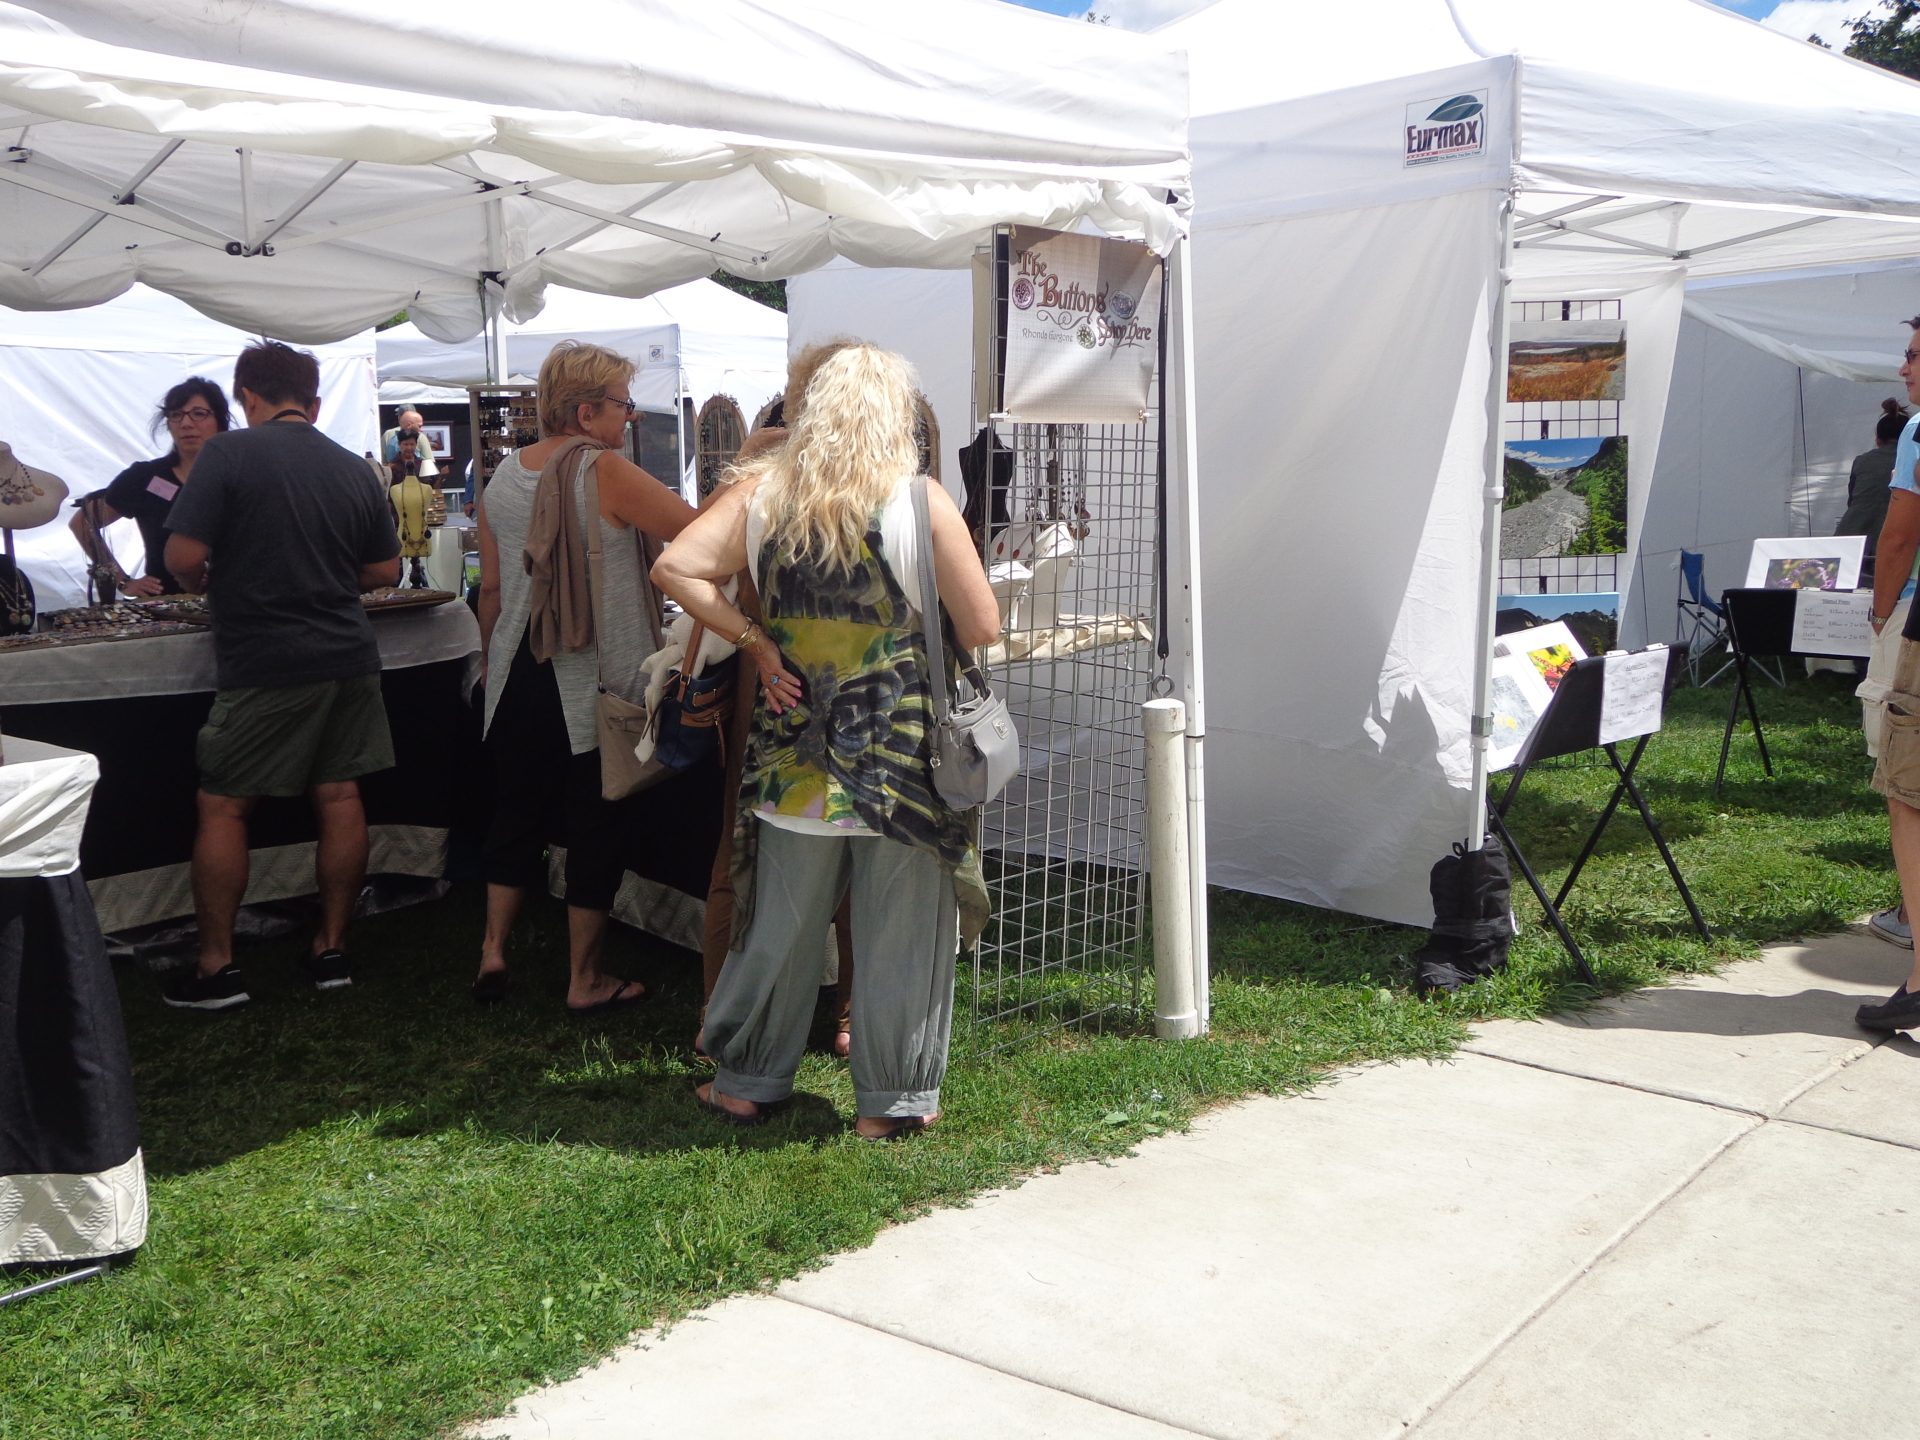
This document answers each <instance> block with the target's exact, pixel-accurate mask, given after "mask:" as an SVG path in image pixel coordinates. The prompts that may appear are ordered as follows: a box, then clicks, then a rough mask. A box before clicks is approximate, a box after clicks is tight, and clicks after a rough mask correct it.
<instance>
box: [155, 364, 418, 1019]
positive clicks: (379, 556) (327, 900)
mask: <svg viewBox="0 0 1920 1440" xmlns="http://www.w3.org/2000/svg"><path fill="white" fill-rule="evenodd" d="M319 385H320V369H319V366H318V365H317V364H316V363H315V361H314V358H313V356H311V355H309V354H307V353H306V352H305V351H301V350H295V349H293V348H291V347H290V346H287V345H282V344H280V343H279V342H278V341H272V340H266V341H257V342H255V343H254V344H252V345H250V346H248V347H247V349H246V350H245V351H243V352H242V353H241V356H240V358H239V360H238V361H237V362H236V363H235V365H234V370H233V388H234V396H235V398H236V399H238V400H239V401H240V404H241V406H242V407H243V408H244V409H245V410H246V414H247V428H246V429H245V430H233V431H229V432H227V433H226V434H224V435H218V436H215V437H214V439H215V440H217V441H218V442H220V443H219V444H218V445H216V444H214V443H213V441H209V442H208V443H207V445H206V447H205V448H204V449H202V450H201V452H200V458H199V459H198V460H197V461H196V462H195V464H194V472H193V480H194V483H193V485H192V486H189V487H187V489H185V490H182V492H181V495H180V499H179V500H177V501H175V502H174V508H173V512H172V513H171V514H170V515H169V516H168V521H167V523H168V526H169V528H170V529H171V531H172V535H171V537H170V538H169V539H168V541H167V551H166V565H167V569H168V570H169V571H170V572H171V573H172V574H173V576H174V578H175V579H176V580H177V581H178V582H179V583H180V586H181V588H182V589H184V590H187V591H191V592H193V593H195V594H199V593H202V592H204V593H206V595H207V597H208V603H209V607H210V608H211V610H212V612H213V650H214V660H215V662H216V666H217V669H218V683H219V694H218V695H216V696H215V697H214V702H213V709H212V711H211V713H210V714H209V715H208V716H207V723H206V725H205V726H204V727H202V729H201V731H200V739H199V745H198V756H199V762H200V795H199V805H200V833H199V838H198V840H197V841H196V842H195V844H194V851H193V902H194V914H195V917H196V919H197V920H198V922H199V927H200V964H199V967H198V969H197V970H196V971H195V972H194V973H192V974H186V975H181V976H179V977H177V978H176V979H175V980H173V981H171V982H169V983H168V985H167V986H166V987H165V995H166V1000H167V1003H168V1004H169V1005H176V1006H181V1007H183V1008H187V1009H195V1010H226V1009H232V1008H234V1007H235V1006H239V1005H244V1004H246V1003H247V1000H248V998H249V997H248V995H247V990H246V983H245V980H244V979H243V977H242V976H241V973H240V969H239V967H238V966H237V965H235V964H234V963H233V921H234V916H235V914H236V913H237V912H238V910H239V908H240V901H241V898H242V897H243V896H244V895H245V894H246V889H247V817H248V816H249V815H250V814H251V813H252V810H253V806H254V802H255V801H256V800H257V799H258V798H259V797H260V796H262V795H300V794H305V795H306V796H308V798H309V799H310V800H311V801H312V804H313V808H314V815H315V817H316V818H317V820H318V821H319V827H320V843H319V848H318V853H317V854H316V856H315V861H314V864H315V871H316V881H317V884H316V888H317V889H318V891H319V895H320V928H319V932H318V933H317V934H316V935H315V936H314V940H313V949H312V953H311V955H310V956H309V957H308V959H307V961H306V969H307V973H308V974H309V975H310V976H311V977H312V979H313V983H314V986H315V988H317V989H321V990H331V989H335V988H337V987H340V986H344V985H350V984H352V983H353V981H352V971H351V969H350V967H349V965H348V963H347V956H346V952H345V950H344V948H343V947H344V945H345V943H346V929H347V921H348V919H349V918H350V916H351V915H352V911H353V904H354V900H355V899H356V898H357V897H358V895H359V893H360V888H361V886H362V885H363V884H364V883H365V881H366V868H367V819H366V812H365V810H364V809H363V808H362V807H361V804H360V786H359V777H360V776H362V775H366V774H370V773H372V772H373V771H375V770H384V769H386V768H388V767H389V766H391V765H392V764H393V741H392V737H391V736H390V735H389V733H388V730H387V714H386V708H385V706H384V704H383V703H382V701H381V698H380V647H379V645H378V644H377V643H376V642H375V640H374V635H373V627H372V625H371V624H370V623H369V621H368V619H367V613H366V610H365V609H364V607H362V605H361V603H360V594H361V592H362V591H364V590H370V589H372V588H374V587H375V586H378V585H392V584H393V583H395V582H396V581H397V580H398V579H399V578H400V561H399V554H400V540H399V535H398V534H397V533H396V531H395V530H394V527H393V523H392V520H391V518H390V517H389V515H388V514H387V511H386V507H385V506H384V505H383V504H382V503H381V496H380V495H379V493H378V492H377V491H376V490H375V489H374V488H373V487H372V486H370V485H368V484H367V463H366V461H365V460H364V459H362V458H360V457H358V456H355V455H354V454H353V453H352V452H351V451H349V450H344V449H342V448H341V447H340V446H338V445H336V444H335V443H334V442H333V441H331V440H329V439H328V438H327V437H326V436H325V435H323V434H321V433H320V432H319V431H318V430H316V429H315V428H314V426H313V421H314V418H315V417H316V416H317V415H318V414H319V413H320V401H319ZM203 481H204V482H205V484H204V488H202V482H203Z"/></svg>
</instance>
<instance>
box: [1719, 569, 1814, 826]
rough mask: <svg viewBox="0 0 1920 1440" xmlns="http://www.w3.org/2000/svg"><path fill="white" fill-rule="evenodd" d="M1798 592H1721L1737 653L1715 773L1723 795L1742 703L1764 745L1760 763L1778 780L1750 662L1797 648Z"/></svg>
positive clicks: (1758, 740)
mask: <svg viewBox="0 0 1920 1440" xmlns="http://www.w3.org/2000/svg"><path fill="white" fill-rule="evenodd" d="M1798 594H1799V591H1797V590H1727V591H1723V592H1722V593H1721V596H1720V605H1721V608H1722V609H1723V610H1724V611H1725V612H1726V616H1727V645H1728V647H1729V648H1730V649H1731V650H1732V651H1733V673H1734V675H1735V677H1736V678H1735V681H1734V686H1733V700H1732V701H1731V702H1730V703H1729V704H1728V706H1727V726H1726V729H1725V730H1724V731H1723V732H1722V733H1721V736H1720V765H1719V768H1718V769H1716V770H1715V771H1714V772H1713V793H1714V794H1716V795H1718V794H1719V793H1720V785H1721V782H1722V781H1724V780H1725V779H1726V777H1727V754H1728V752H1729V751H1730V750H1731V749H1732V748H1733V730H1734V727H1735V726H1736V725H1738V724H1739V723H1740V703H1741V701H1743V700H1744V701H1745V702H1746V706H1747V718H1748V719H1750V720H1752V721H1753V739H1754V743H1755V744H1757V745H1759V747H1760V763H1761V765H1762V766H1764V767H1765V768H1766V772H1767V778H1768V779H1772V778H1773V757H1772V756H1771V755H1769V754H1767V737H1766V735H1765V733H1764V732H1763V731H1762V730H1761V729H1760V709H1759V707H1758V706H1757V705H1756V704H1754V700H1753V674H1752V670H1751V668H1750V665H1749V662H1750V661H1751V660H1752V659H1754V658H1755V657H1757V656H1761V655H1768V656H1773V655H1787V654H1791V653H1792V651H1793V607H1794V605H1795V604H1796V601H1795V599H1794V597H1795V596H1796V595H1798Z"/></svg>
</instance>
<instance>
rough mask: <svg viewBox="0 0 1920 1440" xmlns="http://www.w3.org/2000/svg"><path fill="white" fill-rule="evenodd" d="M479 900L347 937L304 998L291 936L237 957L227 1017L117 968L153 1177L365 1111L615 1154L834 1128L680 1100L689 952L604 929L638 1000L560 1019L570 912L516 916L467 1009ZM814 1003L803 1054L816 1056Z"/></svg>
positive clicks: (407, 1122) (692, 979)
mask: <svg viewBox="0 0 1920 1440" xmlns="http://www.w3.org/2000/svg"><path fill="white" fill-rule="evenodd" d="M484 918H485V916H484V897H483V895H482V893H481V892H480V889H479V887H477V886H465V887H457V888H456V889H455V890H454V891H453V892H452V893H451V894H449V895H448V896H447V897H446V898H445V899H443V900H440V901H438V902H435V903H433V904H430V905H424V906H420V907H417V908H415V909H411V910H404V911H399V912H395V913H392V914H388V915H384V916H378V917H375V918H373V919H370V920H366V921H362V922H360V923H359V924H357V925H356V927H355V930H354V934H353V953H354V960H355V976H354V985H353V988H352V989H351V990H348V991H345V992H339V991H335V992H329V993H326V994H316V993H315V992H314V991H313V990H312V989H311V988H309V987H308V985H307V983H306V981H305V978H304V976H303V975H302V974H301V972H300V971H299V970H298V969H297V967H296V963H295V962H296V958H297V956H298V954H299V949H300V946H301V945H304V944H305V943H306V942H305V938H304V937H299V938H297V939H296V938H290V939H288V940H285V941H274V942H267V943H264V944H256V945H252V946H249V947H247V948H246V949H244V950H243V951H242V953H241V954H240V956H239V960H240V964H241V966H242V968H243V969H244V970H245V972H246V975H247V985H248V990H249V992H250V993H251V994H252V996H253V997H254V998H253V1003H252V1004H251V1005H249V1006H247V1007H246V1008H245V1009H243V1010H240V1011H237V1012H234V1013H232V1014H226V1015H203V1014H200V1013H198V1012H185V1011H179V1010H173V1009H170V1008H168V1007H167V1006H165V1005H164V1004H163V1003H162V1001H161V1000H160V997H159V993H158V985H157V983H156V982H155V980H154V979H153V977H151V976H149V975H147V974H145V973H144V972H141V971H137V970H127V971H123V972H122V975H121V987H120V988H121V997H122V1002H123V1006H124V1008H125V1011H126V1018H127V1035H128V1042H129V1045H130V1046H131V1048H132V1052H133V1061H134V1081H135V1085H136V1087H137V1090H138V1093H139V1095H140V1107H141V1127H142V1131H143V1139H144V1143H145V1149H146V1156H147V1165H148V1168H149V1169H150V1170H151V1171H152V1172H154V1173H155V1174H157V1175H176V1174H182V1173H186V1172H189V1171H193V1170H199V1169H204V1168H206V1167H208V1166H213V1165H218V1164H220V1163H221V1162H223V1161H225V1160H228V1159H231V1158H233V1157H234V1156H237V1155H241V1154H245V1153H248V1152H251V1151H254V1150H258V1149H261V1148H263V1147H265V1146H268V1145H271V1144H273V1143H275V1142H276V1141H279V1140H281V1139H283V1138H285V1137H286V1136H288V1135H291V1134H293V1133H295V1132H297V1131H300V1130H304V1129H307V1128H309V1127H313V1126H317V1125H321V1124H324V1123H326V1122H328V1121H331V1120H336V1119H341V1118H345V1117H348V1116H353V1115H370V1114H378V1115H379V1116H380V1117H381V1129H382V1130H383V1131H384V1132H386V1133H388V1134H391V1135H396V1136H400V1135H415V1134H428V1133H432V1132H436V1131H443V1130H447V1129H462V1130H468V1131H472V1132H478V1133H481V1134H487V1135H493V1136H497V1137H501V1138H508V1139H514V1140H522V1141H535V1142H548V1143H559V1144H572V1145H589V1146H596V1147H600V1148H603V1149H609V1150H619V1151H626V1152H659V1151H665V1150H684V1149H689V1148H697V1147H701V1146H715V1145H719V1146H732V1147H745V1148H771V1147H777V1146H781V1145H788V1144H793V1143H795V1142H810V1141H817V1140H823V1139H827V1138H830V1137H832V1136H834V1135H838V1134H840V1133H841V1132H842V1131H843V1130H844V1129H845V1128H846V1122H845V1121H844V1120H842V1119H841V1117H840V1116H839V1115H838V1114H837V1113H836V1112H835V1110H834V1107H833V1105H832V1104H831V1103H830V1102H829V1101H828V1100H826V1099H825V1098H824V1097H821V1096H817V1095H805V1094H802V1095H799V1096H797V1097H796V1103H795V1104H794V1105H793V1106H792V1107H791V1108H789V1109H788V1110H787V1111H786V1112H784V1113H783V1114H782V1115H781V1116H780V1117H779V1118H778V1119H776V1120H775V1121H773V1122H772V1123H770V1124H768V1125H765V1126H763V1127H759V1128H756V1129H750V1130H742V1129H739V1128H737V1127H732V1126H727V1125H724V1124H723V1123H722V1122H720V1121H718V1120H716V1119H714V1118H713V1117H711V1116H709V1115H706V1114H705V1113H704V1112H702V1111H700V1110H699V1109H698V1108H697V1107H696V1106H695V1104H694V1101H693V1098H692V1091H693V1087H694V1086H695V1085H696V1084H697V1083H699V1082H700V1081H701V1080H703V1079H705V1078H708V1077H709V1076H710V1075H711V1073H712V1072H711V1070H710V1069H709V1068H708V1067H706V1066H704V1065H701V1064H699V1063H697V1061H696V1058H695V1056H694V1054H693V1049H692V1042H693V1037H694V1031H695V1027H696V1026H697V1024H698V1019H699V1011H700V1001H701V985H700V963H699V957H698V956H697V955H696V954H694V953H693V952H691V951H688V950H683V949H681V948H679V947H678V946H674V945H670V944H667V943H666V942H664V941H660V940H657V939H655V938H654V937H652V936H649V935H645V934H642V933H640V932H637V931H634V930H631V929H629V928H627V927H625V926H619V925H616V926H614V927H612V931H611V934H610V936H609V942H608V943H609V968H610V969H611V970H612V971H613V972H614V973H616V974H621V975H625V976H628V977H631V978H634V979H638V980H642V981H644V982H645V983H646V984H647V986H648V987H649V989H650V990H651V991H652V993H653V998H652V999H651V1000H650V1001H649V1002H647V1003H644V1004H642V1005H639V1006H636V1007H634V1008H633V1009H630V1010H624V1011H619V1012H615V1013H613V1014H609V1015H603V1016H598V1017H595V1018H594V1019H592V1020H578V1019H575V1018H573V1017H571V1016H569V1015H568V1014H567V1013H566V1012H565V1003H566V939H565V934H566V932H565V926H566V917H565V912H564V909H563V907H561V906H560V904H559V903H558V902H556V901H549V900H545V899H543V900H541V901H540V902H538V903H537V904H532V905H529V906H528V908H527V911H526V918H525V919H523V921H522V923H521V925H520V926H519V927H518V930H517V931H516V933H515V936H514V941H513V948H512V952H511V957H510V959H511V963H512V971H513V975H514V989H513V990H512V991H511V992H510V994H509V995H508V998H507V1000H506V1001H505V1002H504V1003H503V1004H501V1005H498V1006H494V1007H491V1008H488V1009H482V1008H480V1007H479V1006H476V1005H475V1004H474V1003H473V1000H472V998H471V996H470V995H469V994H468V991H467V986H468V984H469V983H470V981H471V980H472V970H473V966H474V965H475V964H477V958H478V955H479V944H480V935H481V931H482V928H483V925H484ZM831 1037H832V1021H831V1016H830V1015H829V1014H828V1013H827V1010H826V1007H824V1006H823V1007H822V1010H821V1012H820V1014H819V1015H818V1016H817V1017H816V1024H815V1029H814V1034H813V1036H812V1038H811V1043H812V1044H813V1045H814V1046H815V1047H826V1046H827V1045H828V1044H829V1043H830V1041H831Z"/></svg>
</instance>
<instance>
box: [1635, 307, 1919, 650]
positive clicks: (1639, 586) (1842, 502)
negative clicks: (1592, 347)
mask: <svg viewBox="0 0 1920 1440" xmlns="http://www.w3.org/2000/svg"><path fill="white" fill-rule="evenodd" d="M1895 323H1896V324H1897V322H1895ZM1896 333H1897V332H1896ZM1629 364H1631V362H1629ZM1903 391H1904V387H1903V386H1902V385H1901V384H1900V382H1899V381H1897V380H1896V381H1891V382H1889V381H1885V380H1871V381H1853V380H1844V379H1841V378H1839V377H1837V376H1834V375H1828V374H1822V373H1820V372H1819V371H1815V370H1804V369H1802V368H1800V367H1799V366H1797V365H1793V364H1790V363H1788V362H1787V361H1785V360H1781V359H1779V358H1778V357H1776V356H1774V355H1771V354H1768V353H1767V352H1766V351H1763V350H1760V349H1758V348H1756V347H1754V346H1752V345H1749V344H1747V343H1745V342H1744V341H1742V340H1738V339H1735V338H1734V337H1733V336H1731V335H1728V334H1726V333H1724V332H1723V331H1721V330H1718V329H1715V328H1713V327H1712V326H1709V325H1705V324H1703V323H1701V322H1700V321H1699V320H1697V319H1693V318H1691V317H1689V318H1687V319H1685V320H1684V321H1682V323H1681V326H1680V339H1679V345H1678V349H1677V351H1676V354H1675V358H1674V367H1673V384H1672V388H1671V390H1670V391H1669V393H1668V398H1667V417H1666V433H1665V436H1664V438H1663V440H1662V441H1661V445H1660V454H1659V460H1658V464H1657V466H1656V468H1655V471H1654V476H1653V482H1652V486H1651V489H1650V493H1649V496H1648V501H1647V513H1646V521H1645V524H1644V525H1643V527H1642V529H1641V532H1640V549H1639V555H1638V561H1637V565H1636V568H1635V574H1634V583H1633V588H1632V590H1631V592H1630V593H1629V594H1628V596H1627V597H1626V598H1625V600H1624V601H1623V604H1622V616H1621V620H1622V625H1621V631H1622V637H1623V640H1624V641H1626V642H1627V643H1630V644H1642V643H1645V642H1646V641H1653V640H1671V639H1673V638H1674V636H1675V634H1676V630H1675V624H1676V614H1677V612H1676V609H1675V602H1676V601H1677V600H1678V598H1679V595H1680V584H1681V582H1680V552H1681V551H1682V550H1692V551H1695V552H1698V553H1699V554H1701V555H1703V556H1704V557H1705V580H1706V590H1707V593H1708V594H1709V595H1711V596H1718V595H1719V594H1720V592H1721V591H1722V590H1725V589H1728V588H1729V587H1732V586H1737V585H1741V584H1744V583H1745V581H1746V573H1747V556H1748V552H1749V551H1750V549H1751V548H1752V543H1753V541H1754V540H1755V539H1756V538H1758V537H1760V536H1768V535H1828V534H1831V533H1833V528H1834V526H1835V525H1836V524H1837V523H1838V522H1839V519H1840V515H1841V512H1842V511H1843V510H1844V509H1845V508H1846V500H1847V474H1848V470H1849V468H1850V466H1851V464H1852V461H1853V457H1854V456H1856V455H1858V454H1859V453H1860V452H1862V451H1863V450H1867V449H1870V448H1871V447H1872V445H1873V427H1874V422H1875V421H1876V420H1878V419H1879V417H1880V413H1881V412H1880V402H1881V401H1882V400H1884V399H1888V398H1894V399H1900V400H1904V398H1905V397H1904V393H1903Z"/></svg>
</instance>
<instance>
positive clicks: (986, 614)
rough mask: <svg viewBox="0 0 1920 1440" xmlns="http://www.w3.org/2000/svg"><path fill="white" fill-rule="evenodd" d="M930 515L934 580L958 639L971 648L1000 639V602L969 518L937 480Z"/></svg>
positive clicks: (930, 485)
mask: <svg viewBox="0 0 1920 1440" xmlns="http://www.w3.org/2000/svg"><path fill="white" fill-rule="evenodd" d="M927 518H928V519H929V520H931V521H932V522H933V583H934V584H935V585H936V586H938V587H939V590H940V600H941V603H942V604H944V605H945V606H946V607H947V614H948V615H949V616H950V617H951V618H952V620H953V634H954V638H955V639H956V640H958V641H959V642H960V643H961V644H962V645H964V646H966V647H967V648H968V649H969V650H977V649H979V648H980V647H981V646H982V645H990V644H992V643H993V642H994V641H995V640H998V639H999V638H1000V603H999V601H997V600H996V599H994V595H993V587H992V586H991V585H989V584H988V583H987V572H986V571H985V570H984V569H983V568H982V567H981V564H980V552H979V551H978V550H976V549H974V548H973V532H972V531H971V530H969V529H968V528H967V522H966V518H965V517H964V516H962V515H961V513H960V507H959V506H958V505H955V504H954V503H953V497H952V496H951V495H949V494H947V492H946V491H945V490H944V489H943V488H942V487H941V486H940V485H939V484H938V483H937V482H935V481H928V482H927Z"/></svg>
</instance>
